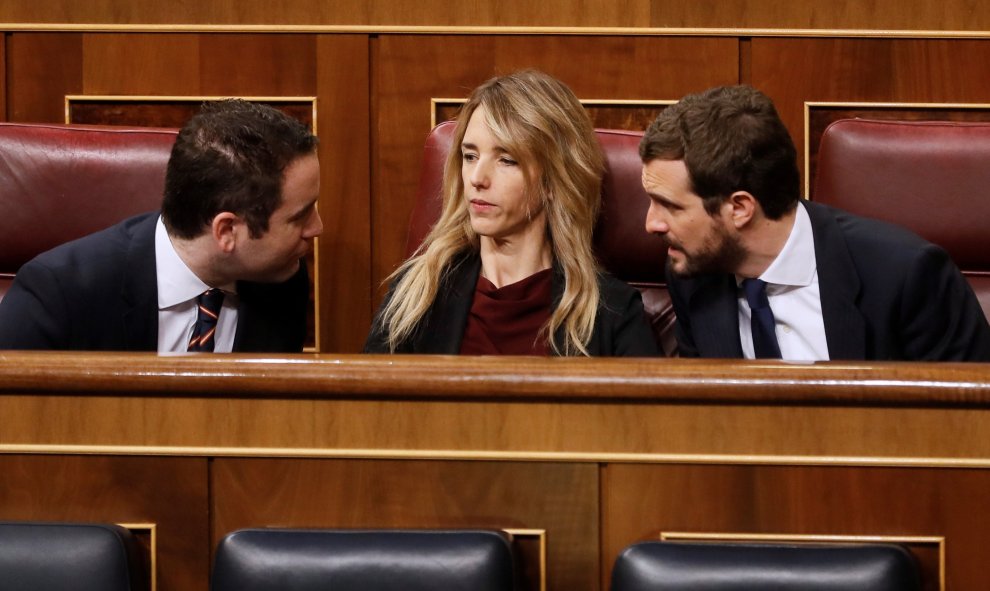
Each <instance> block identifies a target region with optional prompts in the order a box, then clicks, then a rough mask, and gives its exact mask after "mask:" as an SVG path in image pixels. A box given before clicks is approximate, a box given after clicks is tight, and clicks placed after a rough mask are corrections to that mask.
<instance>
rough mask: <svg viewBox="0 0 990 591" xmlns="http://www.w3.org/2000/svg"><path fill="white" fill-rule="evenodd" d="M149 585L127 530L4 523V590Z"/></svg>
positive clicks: (0, 582) (81, 590) (0, 575)
mask: <svg viewBox="0 0 990 591" xmlns="http://www.w3.org/2000/svg"><path fill="white" fill-rule="evenodd" d="M146 581H147V579H146V577H145V575H144V569H143V566H142V563H141V558H140V550H139V548H138V545H137V541H136V540H135V539H134V537H133V536H132V535H131V533H130V532H129V531H127V530H126V529H124V528H122V527H119V526H116V525H106V524H82V523H32V522H0V591H66V590H72V591H138V590H146V589H147V588H148V585H147V582H146Z"/></svg>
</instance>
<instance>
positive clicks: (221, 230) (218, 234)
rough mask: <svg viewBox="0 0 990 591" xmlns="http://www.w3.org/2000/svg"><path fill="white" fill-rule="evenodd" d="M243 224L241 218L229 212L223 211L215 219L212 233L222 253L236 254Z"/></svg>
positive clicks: (211, 225)
mask: <svg viewBox="0 0 990 591" xmlns="http://www.w3.org/2000/svg"><path fill="white" fill-rule="evenodd" d="M241 224H242V222H241V218H239V217H237V215H236V214H233V213H231V212H229V211H221V212H220V213H218V214H217V215H215V216H214V217H213V222H212V223H211V224H210V232H211V234H212V236H213V241H214V242H215V243H216V245H217V247H218V248H219V249H220V250H221V251H222V252H224V253H227V254H229V253H231V252H234V248H235V247H236V246H237V235H238V232H239V231H240V228H239V226H240V225H241Z"/></svg>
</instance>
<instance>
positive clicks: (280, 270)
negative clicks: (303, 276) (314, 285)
mask: <svg viewBox="0 0 990 591" xmlns="http://www.w3.org/2000/svg"><path fill="white" fill-rule="evenodd" d="M319 196H320V161H319V160H318V159H317V157H316V153H315V152H314V153H312V154H307V155H305V156H300V157H298V158H296V159H295V160H293V161H292V162H291V163H289V166H287V167H286V169H285V172H284V174H283V177H282V203H281V204H280V205H279V206H278V208H277V209H276V210H275V211H274V212H272V216H271V218H270V219H269V220H268V231H267V232H265V233H264V234H262V235H261V236H260V237H258V238H248V239H247V241H246V242H243V243H242V244H241V245H240V246H239V247H238V249H239V252H240V256H239V263H240V265H241V267H242V268H243V271H242V272H241V273H240V275H241V276H240V277H238V279H243V280H249V281H258V282H267V283H275V282H281V281H285V280H287V279H289V278H290V277H292V276H293V275H294V274H295V273H296V271H298V270H299V259H301V258H302V257H304V256H306V253H307V252H309V249H310V243H311V240H312V238H315V237H316V236H319V235H320V234H321V233H322V232H323V220H321V219H320V214H319V212H318V211H316V200H317V199H318V198H319Z"/></svg>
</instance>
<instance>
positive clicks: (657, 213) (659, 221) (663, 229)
mask: <svg viewBox="0 0 990 591" xmlns="http://www.w3.org/2000/svg"><path fill="white" fill-rule="evenodd" d="M646 231H647V232H649V233H650V234H660V235H663V234H666V233H667V232H669V231H670V225H669V224H668V223H667V212H666V210H664V208H663V207H660V206H658V205H657V204H656V203H654V202H652V201H651V202H650V209H648V210H647V211H646Z"/></svg>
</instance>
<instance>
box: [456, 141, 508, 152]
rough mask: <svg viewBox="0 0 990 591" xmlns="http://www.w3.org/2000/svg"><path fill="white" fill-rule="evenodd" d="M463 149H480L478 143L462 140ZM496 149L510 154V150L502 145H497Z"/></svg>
mask: <svg viewBox="0 0 990 591" xmlns="http://www.w3.org/2000/svg"><path fill="white" fill-rule="evenodd" d="M461 149H462V150H465V149H466V150H477V149H478V146H476V145H474V144H472V143H470V142H461ZM494 150H495V151H496V152H501V153H503V154H508V153H509V151H508V150H506V149H505V148H503V147H502V146H495V148H494Z"/></svg>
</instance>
